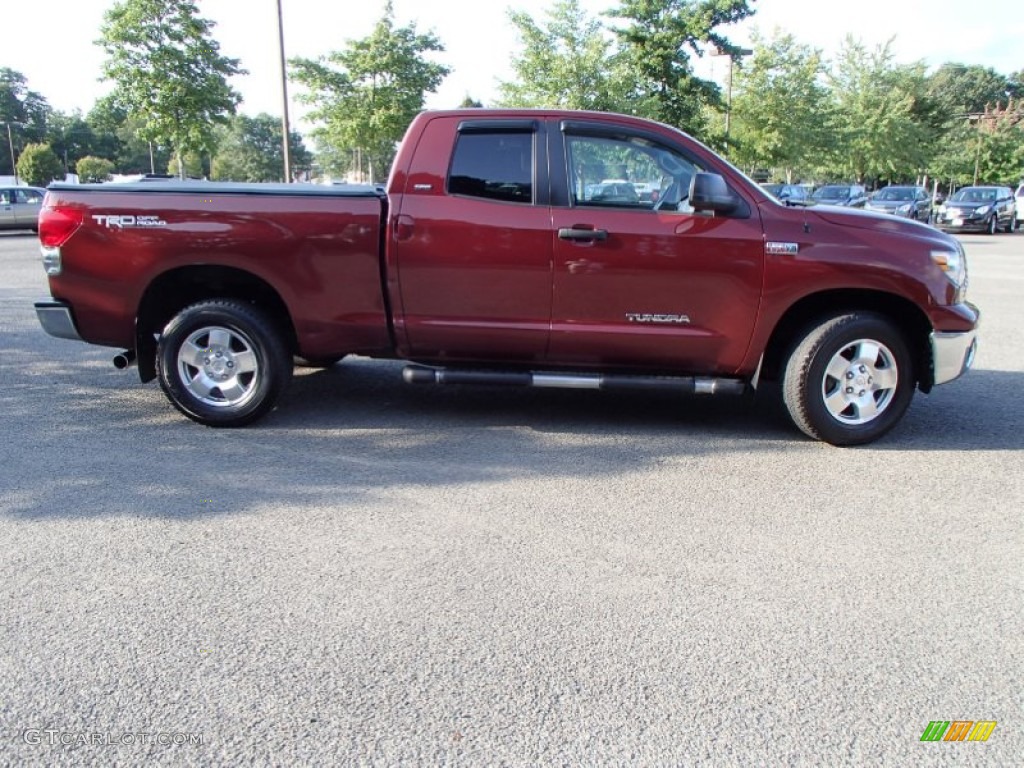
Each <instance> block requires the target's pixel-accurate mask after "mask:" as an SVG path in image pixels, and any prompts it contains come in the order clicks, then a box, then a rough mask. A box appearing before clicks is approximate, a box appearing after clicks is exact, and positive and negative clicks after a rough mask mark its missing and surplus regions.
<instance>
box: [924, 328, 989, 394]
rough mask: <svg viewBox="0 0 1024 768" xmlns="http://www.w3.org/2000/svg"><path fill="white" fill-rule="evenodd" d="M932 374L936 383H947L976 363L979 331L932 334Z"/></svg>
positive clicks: (936, 332) (937, 332)
mask: <svg viewBox="0 0 1024 768" xmlns="http://www.w3.org/2000/svg"><path fill="white" fill-rule="evenodd" d="M931 342H932V374H933V377H934V383H935V384H945V383H947V382H950V381H953V380H954V379H957V378H959V377H960V376H962V375H963V374H965V373H966V372H967V371H968V370H969V369H970V367H971V366H972V365H973V364H974V355H975V353H976V352H977V349H978V331H977V330H973V331H965V332H964V333H942V332H939V331H935V332H934V333H932V335H931Z"/></svg>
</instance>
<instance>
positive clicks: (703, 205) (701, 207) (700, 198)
mask: <svg viewBox="0 0 1024 768" xmlns="http://www.w3.org/2000/svg"><path fill="white" fill-rule="evenodd" d="M689 203H690V206H691V207H692V208H693V209H694V210H695V211H714V212H715V213H732V212H733V211H735V210H736V208H737V207H738V206H739V200H738V199H737V198H736V196H735V195H734V194H733V193H732V192H731V191H729V187H728V186H727V185H726V183H725V179H723V178H722V177H721V176H719V175H718V174H717V173H697V174H695V175H694V177H693V181H691V182H690V200H689Z"/></svg>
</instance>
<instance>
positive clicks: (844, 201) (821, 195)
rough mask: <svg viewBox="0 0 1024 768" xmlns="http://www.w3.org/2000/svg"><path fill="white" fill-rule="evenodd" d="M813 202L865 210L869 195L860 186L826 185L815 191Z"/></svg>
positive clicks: (812, 195) (812, 196)
mask: <svg viewBox="0 0 1024 768" xmlns="http://www.w3.org/2000/svg"><path fill="white" fill-rule="evenodd" d="M811 200H812V201H813V202H815V203H817V204H819V205H843V206H846V207H847V208H863V207H864V203H866V202H867V200H868V193H867V190H866V189H864V187H863V186H862V185H860V184H826V185H825V186H823V187H819V188H818V189H816V190H814V192H813V193H812V194H811Z"/></svg>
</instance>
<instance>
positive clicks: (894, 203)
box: [865, 200, 914, 211]
mask: <svg viewBox="0 0 1024 768" xmlns="http://www.w3.org/2000/svg"><path fill="white" fill-rule="evenodd" d="M913 204H914V201H913V200H868V201H867V203H865V205H870V206H871V207H872V208H884V209H885V210H887V211H893V210H895V209H897V208H900V207H902V206H904V205H913Z"/></svg>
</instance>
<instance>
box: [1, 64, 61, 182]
mask: <svg viewBox="0 0 1024 768" xmlns="http://www.w3.org/2000/svg"><path fill="white" fill-rule="evenodd" d="M49 114H50V105H49V104H47V103H46V99H45V98H43V97H42V96H41V95H40V94H38V93H36V92H35V91H33V90H30V89H29V87H28V81H27V80H26V79H25V76H24V75H23V74H21V73H20V72H16V71H15V70H13V69H8V68H7V67H0V131H3V134H4V135H3V143H4V144H6V143H7V127H8V126H7V125H5V123H6V124H9V125H10V129H11V140H12V141H13V143H14V152H15V155H17V153H18V152H19V151H20V148H21V147H22V146H24V145H25V144H29V143H33V142H40V141H42V140H43V138H44V137H45V135H46V119H47V116H48V115H49ZM13 173H14V169H13V168H12V167H11V156H10V152H0V175H4V176H9V175H13Z"/></svg>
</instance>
